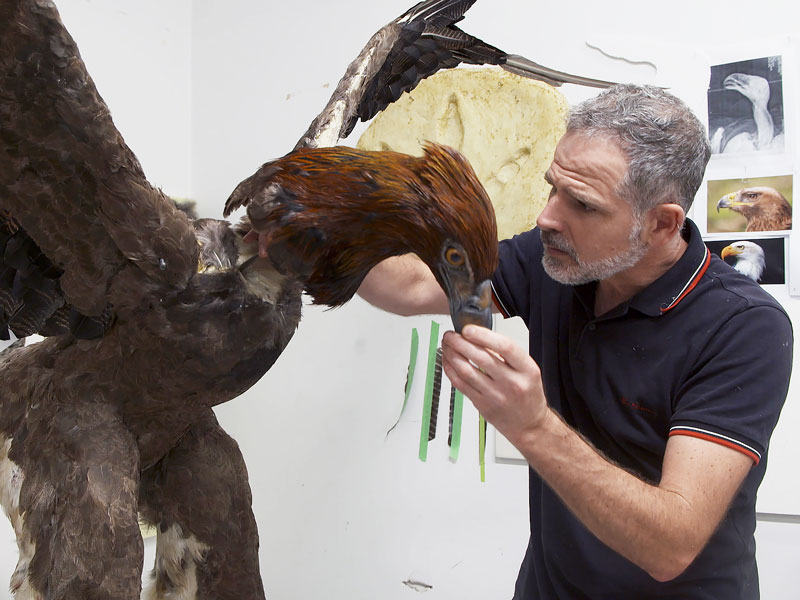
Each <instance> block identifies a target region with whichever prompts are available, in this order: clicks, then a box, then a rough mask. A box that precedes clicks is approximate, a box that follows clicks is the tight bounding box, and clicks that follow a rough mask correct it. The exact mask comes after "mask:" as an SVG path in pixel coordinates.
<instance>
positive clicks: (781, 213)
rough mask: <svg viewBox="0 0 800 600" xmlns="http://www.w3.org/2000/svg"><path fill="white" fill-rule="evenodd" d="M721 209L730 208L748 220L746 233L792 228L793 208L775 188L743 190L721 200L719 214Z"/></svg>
mask: <svg viewBox="0 0 800 600" xmlns="http://www.w3.org/2000/svg"><path fill="white" fill-rule="evenodd" d="M720 208H729V209H730V210H732V211H734V212H737V213H739V214H740V215H742V216H743V217H744V218H745V219H747V227H746V229H745V230H746V231H782V230H785V229H791V228H792V206H791V204H789V202H788V201H787V200H786V198H784V196H783V194H781V193H780V192H779V191H778V190H776V189H775V188H771V187H749V188H742V189H740V190H738V191H736V192H733V193H730V194H726V195H724V196H723V197H722V198H720V199H719V201H718V202H717V212H719V209H720Z"/></svg>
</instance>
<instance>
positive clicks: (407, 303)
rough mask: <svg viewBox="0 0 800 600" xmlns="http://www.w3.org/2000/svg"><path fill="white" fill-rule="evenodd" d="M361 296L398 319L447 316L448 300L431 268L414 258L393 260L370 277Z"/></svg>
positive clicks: (404, 256)
mask: <svg viewBox="0 0 800 600" xmlns="http://www.w3.org/2000/svg"><path fill="white" fill-rule="evenodd" d="M358 295H359V296H361V297H362V298H363V299H364V300H366V301H367V302H369V303H370V304H372V305H373V306H377V307H378V308H381V309H383V310H386V311H388V312H392V313H395V314H398V315H405V316H411V315H420V314H446V313H447V312H448V311H449V305H448V302H447V296H445V293H444V291H443V290H442V288H441V287H440V286H439V284H438V282H437V281H436V279H435V278H434V277H433V273H431V270H430V269H429V268H428V266H427V265H426V264H425V263H424V262H422V261H421V260H420V259H419V258H417V257H416V256H415V255H414V254H406V255H403V256H393V257H391V258H388V259H386V260H384V261H382V262H380V263H378V264H377V265H375V266H374V267H373V268H372V270H371V271H370V272H369V273H367V276H366V277H365V278H364V281H363V282H362V284H361V286H360V287H359V288H358Z"/></svg>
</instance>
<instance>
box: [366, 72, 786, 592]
mask: <svg viewBox="0 0 800 600" xmlns="http://www.w3.org/2000/svg"><path fill="white" fill-rule="evenodd" d="M709 155H710V150H709V145H708V141H707V138H706V134H705V131H704V128H703V126H702V125H701V124H700V122H699V121H698V120H697V118H696V117H695V116H694V115H693V114H692V113H691V111H689V109H688V108H687V107H686V106H685V105H684V104H683V103H682V102H681V101H679V100H678V99H677V98H675V97H673V96H671V95H670V94H668V93H666V92H664V91H662V90H660V89H657V88H652V87H643V88H642V87H637V86H630V85H624V86H615V87H613V88H611V89H609V90H607V91H605V92H604V93H603V94H601V95H600V96H598V97H596V98H594V99H591V100H589V101H587V102H584V103H583V104H581V105H579V106H578V107H577V108H576V109H575V110H573V112H572V113H571V115H570V119H569V123H568V127H567V133H566V134H565V135H564V137H563V138H562V140H561V141H560V142H559V144H558V146H557V148H556V150H555V155H554V158H553V162H552V164H551V166H550V168H549V169H548V171H547V173H546V175H545V178H546V179H547V181H548V182H549V183H550V184H551V185H552V191H551V193H550V197H549V199H548V202H547V205H546V206H545V208H544V210H543V211H542V213H541V215H540V216H539V218H538V221H537V225H538V227H537V228H536V229H534V230H533V231H530V232H527V233H523V234H522V235H519V236H515V237H514V238H513V239H512V240H508V241H504V242H501V252H500V257H501V258H500V266H499V268H498V270H497V272H496V273H495V276H494V279H493V291H494V294H495V300H496V304H497V305H498V307H499V309H500V310H501V311H502V312H503V313H505V314H506V315H507V316H510V315H519V316H521V317H522V318H523V320H524V321H525V322H526V324H527V326H528V328H529V330H530V356H529V355H528V353H527V352H525V351H524V350H523V349H521V348H519V347H518V346H516V345H514V344H513V343H512V342H511V341H510V340H508V339H507V338H505V337H503V336H501V335H499V334H497V333H494V332H492V331H489V330H488V329H483V328H478V327H474V326H472V327H466V328H465V329H464V331H463V335H458V334H456V333H454V332H448V333H447V334H445V336H444V339H443V344H442V345H443V351H444V366H445V371H446V373H447V376H448V377H449V378H450V380H451V381H452V383H453V384H454V385H455V386H456V387H457V388H459V389H460V390H462V391H463V392H464V393H465V394H466V395H467V396H468V397H469V398H470V399H471V400H472V402H473V403H474V405H475V406H476V408H477V409H478V410H479V411H480V412H481V413H482V414H483V415H484V416H485V417H486V419H487V420H488V421H489V422H490V423H492V424H493V425H494V426H495V427H496V428H497V430H498V431H500V432H501V433H502V434H503V435H505V436H506V438H508V440H509V441H511V443H513V444H514V445H515V446H516V447H517V448H518V449H519V450H520V452H522V454H523V455H524V456H525V458H526V459H527V461H528V463H529V464H530V467H531V469H530V517H531V537H530V543H529V546H528V550H527V553H526V556H525V558H524V561H523V563H522V567H521V570H520V574H519V577H518V580H517V584H516V592H515V596H514V598H515V599H516V600H530V599H534V598H541V599H551V598H563V599H570V600H575V599H578V598H591V599H593V600H594V599H598V598H609V599H611V598H613V599H614V600H622V599H625V598H636V599H641V598H654V597H658V598H675V599H677V598H680V599H682V600H687V599H700V598H708V599H712V598H713V599H716V600H719V599H721V598H725V599H726V600H730V599H753V598H758V597H759V591H758V574H757V569H756V563H755V543H754V540H753V532H754V530H755V497H756V490H757V488H758V485H759V484H760V482H761V480H762V478H763V475H764V469H765V466H766V451H767V446H768V441H769V437H770V435H771V433H772V430H773V428H774V426H775V424H776V422H777V419H778V415H779V412H780V409H781V407H782V405H783V402H784V399H785V396H786V391H787V387H788V381H789V374H790V369H791V364H792V331H791V324H790V322H789V319H788V317H787V316H786V314H785V313H784V311H783V310H782V309H781V307H780V305H779V304H778V303H777V302H776V301H775V300H774V299H772V297H771V296H769V295H768V294H767V293H765V292H763V291H762V290H761V288H760V287H759V286H758V285H757V284H755V283H754V282H752V281H750V280H749V279H747V278H745V277H743V276H741V275H740V274H738V273H736V272H735V271H734V270H733V269H731V268H730V267H728V266H727V265H726V264H725V263H723V262H722V261H721V260H720V259H718V258H717V257H715V256H711V255H710V253H709V252H708V250H707V249H706V247H705V245H704V244H703V241H702V239H701V237H700V233H699V231H698V229H697V227H696V226H695V225H694V224H693V223H692V222H691V221H689V220H688V219H685V212H686V211H687V210H688V208H689V207H690V205H691V202H692V199H693V198H694V195H695V193H696V191H697V189H698V187H699V186H700V184H701V181H702V177H703V172H704V170H705V166H706V163H707V162H708V158H709ZM398 290H406V293H405V294H402V293H399V292H398ZM359 292H360V294H361V295H362V296H363V297H364V298H365V299H367V300H368V301H369V302H371V303H373V304H375V305H377V306H379V307H382V308H384V309H386V310H390V311H392V312H396V313H399V314H421V313H446V312H447V301H446V298H445V296H444V294H443V292H442V291H441V290H440V289H439V288H438V285H437V284H436V282H435V280H434V278H433V276H432V275H431V274H430V272H429V271H428V270H427V268H426V267H425V266H424V265H423V264H422V263H421V262H420V261H418V260H416V259H414V257H409V256H406V257H398V258H395V259H390V260H388V261H385V262H384V263H381V264H380V265H378V266H377V267H376V268H375V269H373V271H372V272H371V273H370V274H369V276H368V277H367V279H366V280H365V281H364V284H363V285H362V287H361V289H360V291H359Z"/></svg>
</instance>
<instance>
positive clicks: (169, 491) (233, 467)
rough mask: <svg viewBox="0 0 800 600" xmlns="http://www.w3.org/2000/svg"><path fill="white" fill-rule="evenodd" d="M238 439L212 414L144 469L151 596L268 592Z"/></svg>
mask: <svg viewBox="0 0 800 600" xmlns="http://www.w3.org/2000/svg"><path fill="white" fill-rule="evenodd" d="M251 504H252V496H251V494H250V486H249V484H248V481H247V469H246V468H245V464H244V460H243V458H242V454H241V452H240V451H239V446H238V445H237V444H236V442H235V441H234V440H233V438H231V437H230V436H229V435H228V434H227V433H225V431H223V430H222V428H221V427H220V426H219V423H217V420H216V417H215V416H214V413H213V412H212V411H211V410H210V409H209V411H208V413H207V414H206V415H205V416H204V417H202V418H201V419H199V420H198V421H197V422H196V423H195V424H194V425H193V426H192V428H191V429H190V430H189V431H188V432H187V433H186V434H185V435H184V436H183V438H182V439H181V441H180V442H179V444H178V445H177V446H176V447H175V448H173V449H172V450H170V452H169V453H168V454H167V455H166V456H165V457H164V458H162V459H161V460H160V461H159V462H158V463H156V465H154V466H153V467H151V468H149V469H146V470H145V471H143V472H142V482H141V491H140V509H141V511H142V515H143V517H144V519H145V520H146V521H150V522H152V523H154V524H156V525H157V531H158V533H157V541H156V565H155V569H154V576H155V580H154V582H153V584H152V586H150V587H149V588H148V589H147V591H146V592H145V594H144V598H146V599H147V600H166V599H167V598H169V599H180V600H206V599H208V600H211V599H214V600H226V599H230V600H242V599H244V598H247V599H248V600H257V599H260V598H261V599H263V598H264V588H263V585H262V583H261V575H260V574H259V568H258V531H257V529H256V522H255V517H254V516H253V511H252V508H251Z"/></svg>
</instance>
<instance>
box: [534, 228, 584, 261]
mask: <svg viewBox="0 0 800 600" xmlns="http://www.w3.org/2000/svg"><path fill="white" fill-rule="evenodd" d="M539 233H541V235H542V243H543V244H544V245H545V246H550V247H551V248H555V249H556V250H561V251H562V252H566V253H567V254H569V255H570V257H572V259H573V260H575V261H577V260H578V253H577V252H576V251H575V248H573V247H572V245H571V244H570V243H569V242H568V241H567V240H566V239H564V238H563V237H562V236H561V235H560V234H558V233H556V232H554V231H545V230H544V229H540V230H539Z"/></svg>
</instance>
